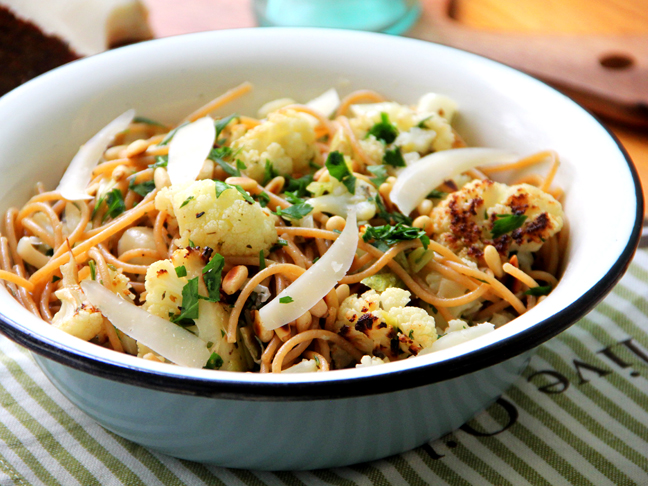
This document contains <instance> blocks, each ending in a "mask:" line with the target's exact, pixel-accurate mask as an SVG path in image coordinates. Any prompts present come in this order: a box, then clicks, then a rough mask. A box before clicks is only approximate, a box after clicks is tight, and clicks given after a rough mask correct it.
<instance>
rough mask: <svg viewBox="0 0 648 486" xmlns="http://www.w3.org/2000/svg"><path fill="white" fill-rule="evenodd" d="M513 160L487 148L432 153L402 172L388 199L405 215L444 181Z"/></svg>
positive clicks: (507, 153)
mask: <svg viewBox="0 0 648 486" xmlns="http://www.w3.org/2000/svg"><path fill="white" fill-rule="evenodd" d="M517 159H518V157H517V156H516V155H515V154H512V153H511V152H506V151H503V150H497V149H490V148H459V149H452V150H442V151H440V152H434V153H432V154H430V155H426V156H425V157H423V158H422V159H420V160H417V161H416V162H414V163H413V164H411V165H409V166H407V167H406V168H405V169H403V171H402V172H401V173H400V174H399V175H398V179H397V180H396V183H395V184H394V187H393V189H392V191H391V193H390V194H389V198H390V199H391V201H392V202H393V203H394V204H395V205H396V206H397V207H398V209H400V211H401V212H402V213H403V214H405V215H409V214H410V213H411V212H412V211H414V208H415V207H416V206H418V205H419V204H420V203H421V201H423V199H425V198H426V197H427V195H428V194H429V193H430V192H432V190H434V189H436V188H437V187H439V186H440V185H441V184H443V182H444V181H445V180H447V179H451V178H452V177H455V176H458V175H459V174H462V173H464V172H466V171H467V170H470V169H474V168H475V167H478V166H481V165H483V166H487V165H490V164H501V163H506V162H513V161H515V160H517Z"/></svg>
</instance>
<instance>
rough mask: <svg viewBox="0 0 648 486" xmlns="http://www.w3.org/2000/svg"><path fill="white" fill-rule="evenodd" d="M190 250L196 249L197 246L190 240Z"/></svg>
mask: <svg viewBox="0 0 648 486" xmlns="http://www.w3.org/2000/svg"><path fill="white" fill-rule="evenodd" d="M189 248H196V244H195V243H194V242H193V241H191V239H189Z"/></svg>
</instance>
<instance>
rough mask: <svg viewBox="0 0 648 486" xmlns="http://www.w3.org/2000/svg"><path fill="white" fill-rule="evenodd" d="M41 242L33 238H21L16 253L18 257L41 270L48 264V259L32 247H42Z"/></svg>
mask: <svg viewBox="0 0 648 486" xmlns="http://www.w3.org/2000/svg"><path fill="white" fill-rule="evenodd" d="M42 244H43V242H42V241H41V240H40V239H38V238H37V237H35V236H23V237H22V238H20V240H18V247H17V248H16V251H17V252H18V254H19V255H20V257H21V258H22V259H23V260H25V261H26V262H27V263H29V264H30V265H33V266H35V267H36V268H42V267H44V266H45V265H47V263H48V262H49V257H48V256H45V255H43V254H42V253H41V252H40V251H38V250H37V249H36V248H34V245H42Z"/></svg>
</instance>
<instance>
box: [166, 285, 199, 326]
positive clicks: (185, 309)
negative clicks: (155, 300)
mask: <svg viewBox="0 0 648 486" xmlns="http://www.w3.org/2000/svg"><path fill="white" fill-rule="evenodd" d="M199 302H200V295H198V277H195V278H192V279H190V280H189V281H188V282H187V283H186V284H185V286H184V287H182V307H180V314H178V315H175V316H171V322H173V323H175V324H179V325H181V326H191V325H193V324H194V322H193V319H198V303H199Z"/></svg>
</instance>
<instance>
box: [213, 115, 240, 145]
mask: <svg viewBox="0 0 648 486" xmlns="http://www.w3.org/2000/svg"><path fill="white" fill-rule="evenodd" d="M234 118H238V115H237V114H236V113H232V114H231V115H230V116H226V117H225V118H221V119H220V120H216V121H215V122H214V125H215V126H216V139H218V136H219V135H220V133H221V132H222V131H223V130H225V127H226V126H227V125H228V124H229V122H231V121H232V120H233V119H234Z"/></svg>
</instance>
